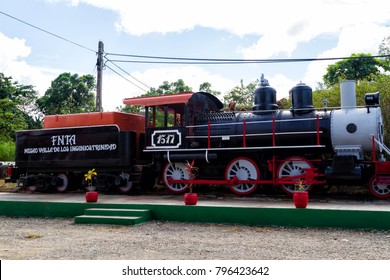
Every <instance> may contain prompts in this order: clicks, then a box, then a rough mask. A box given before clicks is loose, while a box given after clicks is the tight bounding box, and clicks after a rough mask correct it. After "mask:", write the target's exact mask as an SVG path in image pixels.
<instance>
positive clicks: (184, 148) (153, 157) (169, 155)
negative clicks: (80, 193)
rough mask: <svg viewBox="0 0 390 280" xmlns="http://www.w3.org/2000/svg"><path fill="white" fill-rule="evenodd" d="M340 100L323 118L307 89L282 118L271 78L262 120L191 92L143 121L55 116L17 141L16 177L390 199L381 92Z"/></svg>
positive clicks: (257, 98) (259, 96) (48, 182)
mask: <svg viewBox="0 0 390 280" xmlns="http://www.w3.org/2000/svg"><path fill="white" fill-rule="evenodd" d="M340 94H341V107H340V108H329V107H327V106H326V104H324V107H323V108H321V109H315V108H314V106H313V101H312V89H311V88H310V87H309V86H307V85H305V84H303V83H300V84H298V85H296V86H295V87H293V88H292V89H291V91H290V100H291V102H292V106H291V108H290V109H288V110H281V109H279V108H278V105H277V102H276V90H275V89H274V88H272V87H271V86H270V85H269V83H268V81H267V80H265V79H264V78H263V77H262V79H261V83H260V85H259V87H258V88H257V89H256V90H255V92H254V106H253V109H252V111H234V110H229V111H226V110H224V105H223V104H222V103H221V101H219V99H218V98H216V97H215V96H213V95H212V94H210V93H207V92H197V93H193V92H185V93H179V94H173V95H164V96H153V97H138V98H128V99H125V100H124V104H127V105H134V106H142V107H144V115H143V116H139V115H131V114H123V113H115V114H116V116H117V118H116V119H112V118H109V117H108V116H110V115H112V114H114V113H90V114H78V115H64V116H46V118H45V129H42V130H35V131H24V132H18V133H17V156H16V167H17V168H16V170H15V171H17V172H14V173H15V174H17V176H18V178H19V182H21V183H22V184H24V185H25V186H26V187H27V188H30V189H35V188H36V189H38V190H43V189H47V188H49V187H55V188H57V190H58V191H65V190H67V189H68V185H70V184H69V181H75V182H80V181H82V179H80V178H81V177H82V176H81V174H82V173H83V172H85V171H86V168H96V170H97V172H98V174H99V176H98V181H99V182H100V184H98V186H100V187H99V188H102V189H109V188H113V187H117V188H119V190H121V191H122V192H128V191H130V189H131V188H132V184H133V182H136V181H140V186H147V185H150V184H152V183H153V181H154V179H153V178H161V180H162V181H163V182H164V184H165V186H166V187H167V188H168V189H169V190H170V191H171V192H173V193H183V192H185V191H186V190H187V189H188V188H189V186H191V185H193V184H195V185H202V184H204V185H225V186H228V187H229V188H230V189H231V190H232V191H233V192H234V193H236V194H239V195H247V194H250V193H252V192H254V191H255V190H256V188H257V186H258V185H270V186H278V187H280V188H281V189H282V190H283V191H284V192H286V193H288V194H292V193H293V192H294V191H295V190H296V188H297V186H298V185H301V186H303V187H304V189H305V190H307V191H309V190H311V189H312V188H313V187H316V186H318V185H324V184H343V185H346V184H349V185H365V184H367V183H368V185H369V189H370V191H371V193H372V194H373V195H375V196H376V197H378V198H381V199H385V198H388V197H389V196H390V163H389V162H387V161H385V159H384V155H383V153H384V152H386V153H388V152H389V150H388V148H387V147H386V146H385V145H384V144H383V136H384V135H383V134H384V129H383V121H382V114H381V108H380V105H379V93H378V92H376V93H368V94H366V95H365V103H366V104H365V106H363V107H357V106H356V93H355V82H354V81H345V82H342V83H341V84H340ZM159 118H160V119H161V120H160V121H158V119H159ZM190 162H192V163H193V164H194V165H195V166H196V169H197V174H196V177H194V176H191V174H192V173H190V172H189V169H188V166H189V163H190ZM80 184H81V183H80Z"/></svg>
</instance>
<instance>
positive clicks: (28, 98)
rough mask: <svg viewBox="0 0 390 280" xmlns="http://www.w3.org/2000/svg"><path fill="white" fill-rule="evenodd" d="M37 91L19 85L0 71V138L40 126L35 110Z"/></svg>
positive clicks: (4, 138)
mask: <svg viewBox="0 0 390 280" xmlns="http://www.w3.org/2000/svg"><path fill="white" fill-rule="evenodd" d="M37 96H38V94H37V92H36V91H35V90H34V89H33V86H30V85H20V84H19V83H18V82H13V81H12V78H11V77H5V76H4V74H3V73H0V139H1V141H11V140H13V139H15V131H16V130H22V129H32V128H41V127H42V121H41V115H40V112H39V110H37V106H36V99H37Z"/></svg>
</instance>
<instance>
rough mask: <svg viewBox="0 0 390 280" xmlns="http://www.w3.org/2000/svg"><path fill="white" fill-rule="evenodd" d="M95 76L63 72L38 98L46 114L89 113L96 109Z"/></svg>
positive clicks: (39, 104)
mask: <svg viewBox="0 0 390 280" xmlns="http://www.w3.org/2000/svg"><path fill="white" fill-rule="evenodd" d="M94 90H95V78H94V77H93V76H92V75H84V76H79V75H78V74H73V75H72V74H70V73H62V74H61V75H59V76H58V77H57V78H56V79H55V80H54V81H52V83H51V87H50V88H49V89H48V90H47V91H46V93H45V95H44V96H42V97H41V98H39V99H38V100H37V103H38V106H39V108H40V109H41V111H42V112H43V113H44V114H45V115H55V114H73V113H87V112H93V111H94V110H95V95H94Z"/></svg>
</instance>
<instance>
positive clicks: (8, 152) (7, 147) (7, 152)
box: [0, 141, 15, 161]
mask: <svg viewBox="0 0 390 280" xmlns="http://www.w3.org/2000/svg"><path fill="white" fill-rule="evenodd" d="M0 161H15V143H14V142H11V141H8V142H0Z"/></svg>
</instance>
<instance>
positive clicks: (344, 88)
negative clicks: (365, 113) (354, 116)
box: [340, 80, 356, 109]
mask: <svg viewBox="0 0 390 280" xmlns="http://www.w3.org/2000/svg"><path fill="white" fill-rule="evenodd" d="M340 99H341V109H350V108H355V107H356V83H355V81H353V80H346V81H343V82H340Z"/></svg>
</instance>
